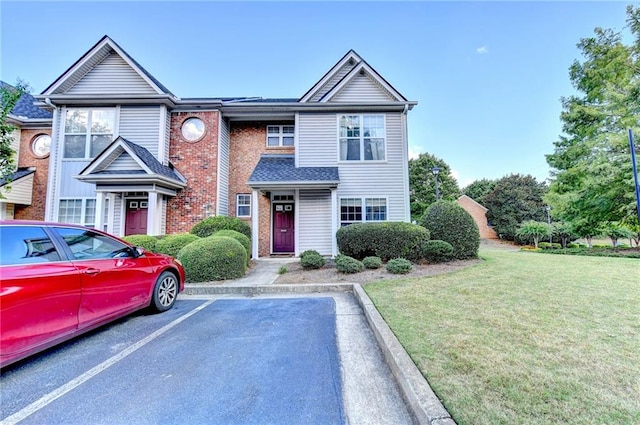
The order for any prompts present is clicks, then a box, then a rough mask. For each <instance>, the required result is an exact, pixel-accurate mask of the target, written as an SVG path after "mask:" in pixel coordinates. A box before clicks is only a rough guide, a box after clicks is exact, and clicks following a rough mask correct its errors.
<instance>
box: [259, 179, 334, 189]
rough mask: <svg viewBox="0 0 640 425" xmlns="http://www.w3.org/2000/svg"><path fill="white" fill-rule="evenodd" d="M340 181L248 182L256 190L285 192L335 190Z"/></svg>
mask: <svg viewBox="0 0 640 425" xmlns="http://www.w3.org/2000/svg"><path fill="white" fill-rule="evenodd" d="M339 183H340V182H339V181H298V180H294V181H273V182H263V181H260V182H251V181H250V182H247V185H248V186H249V187H250V188H252V189H255V190H260V191H269V190H284V189H335V188H336V187H338V184H339Z"/></svg>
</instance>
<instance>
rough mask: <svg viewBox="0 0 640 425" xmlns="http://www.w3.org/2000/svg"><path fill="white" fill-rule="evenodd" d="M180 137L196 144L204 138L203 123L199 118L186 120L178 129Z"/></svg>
mask: <svg viewBox="0 0 640 425" xmlns="http://www.w3.org/2000/svg"><path fill="white" fill-rule="evenodd" d="M180 131H181V133H182V137H184V139H185V140H187V141H188V142H197V141H198V140H200V139H201V138H202V136H204V122H202V120H201V119H200V118H196V117H191V118H187V119H186V120H185V121H184V122H183V123H182V127H181V128H180Z"/></svg>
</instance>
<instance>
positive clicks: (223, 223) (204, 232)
mask: <svg viewBox="0 0 640 425" xmlns="http://www.w3.org/2000/svg"><path fill="white" fill-rule="evenodd" d="M219 230H235V231H236V232H240V233H242V234H243V235H245V236H246V237H248V238H251V227H250V226H249V225H248V224H247V223H245V222H244V221H242V220H240V219H239V218H237V217H226V216H222V215H218V216H215V217H207V218H205V219H204V220H202V221H201V222H199V223H197V224H196V225H195V226H193V228H192V229H191V232H190V233H193V234H194V235H197V236H200V237H201V238H206V237H208V236H211V235H213V234H214V233H215V232H217V231H219Z"/></svg>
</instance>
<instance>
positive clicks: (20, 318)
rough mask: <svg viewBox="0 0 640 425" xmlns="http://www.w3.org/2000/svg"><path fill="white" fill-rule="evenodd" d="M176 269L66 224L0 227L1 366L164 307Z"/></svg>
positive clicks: (177, 287)
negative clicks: (135, 314)
mask: <svg viewBox="0 0 640 425" xmlns="http://www.w3.org/2000/svg"><path fill="white" fill-rule="evenodd" d="M183 289H184V269H183V268H182V265H181V264H180V263H179V262H178V261H176V260H174V259H173V258H171V257H169V256H167V255H161V254H154V253H150V252H145V251H144V250H142V249H141V248H136V247H134V246H131V245H130V244H128V243H126V242H124V241H122V240H120V239H118V238H116V237H113V236H111V235H108V234H106V233H104V232H100V231H98V230H95V229H89V228H86V227H82V226H76V225H72V224H58V223H45V222H32V221H17V220H16V221H13V220H12V221H0V367H3V366H6V365H8V364H10V363H13V362H15V361H18V360H20V359H22V358H24V357H27V356H29V355H31V354H33V353H35V352H38V351H41V350H44V349H45V348H48V347H51V346H53V345H55V344H57V343H59V342H62V341H64V340H67V339H70V338H72V337H74V336H76V335H78V334H80V333H82V332H86V331H88V330H91V329H94V328H96V327H98V326H100V325H103V324H105V323H107V322H109V321H112V320H114V319H117V318H119V317H122V316H126V315H127V314H130V313H132V312H134V311H136V310H139V309H142V308H145V307H149V306H150V307H151V308H152V309H153V310H155V311H158V312H161V311H165V310H168V309H170V308H171V307H173V305H174V304H175V302H176V298H177V297H178V293H179V292H181V291H182V290H183Z"/></svg>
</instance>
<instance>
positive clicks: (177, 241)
mask: <svg viewBox="0 0 640 425" xmlns="http://www.w3.org/2000/svg"><path fill="white" fill-rule="evenodd" d="M198 239H200V238H199V237H198V236H196V235H192V234H191V233H178V234H175V235H167V236H165V237H164V238H162V239H160V240H159V241H158V243H157V244H156V252H159V253H160V254H167V255H170V256H172V257H175V256H177V255H178V252H179V251H180V250H181V249H182V248H184V247H185V246H186V245H189V244H190V243H191V242H193V241H196V240H198Z"/></svg>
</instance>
